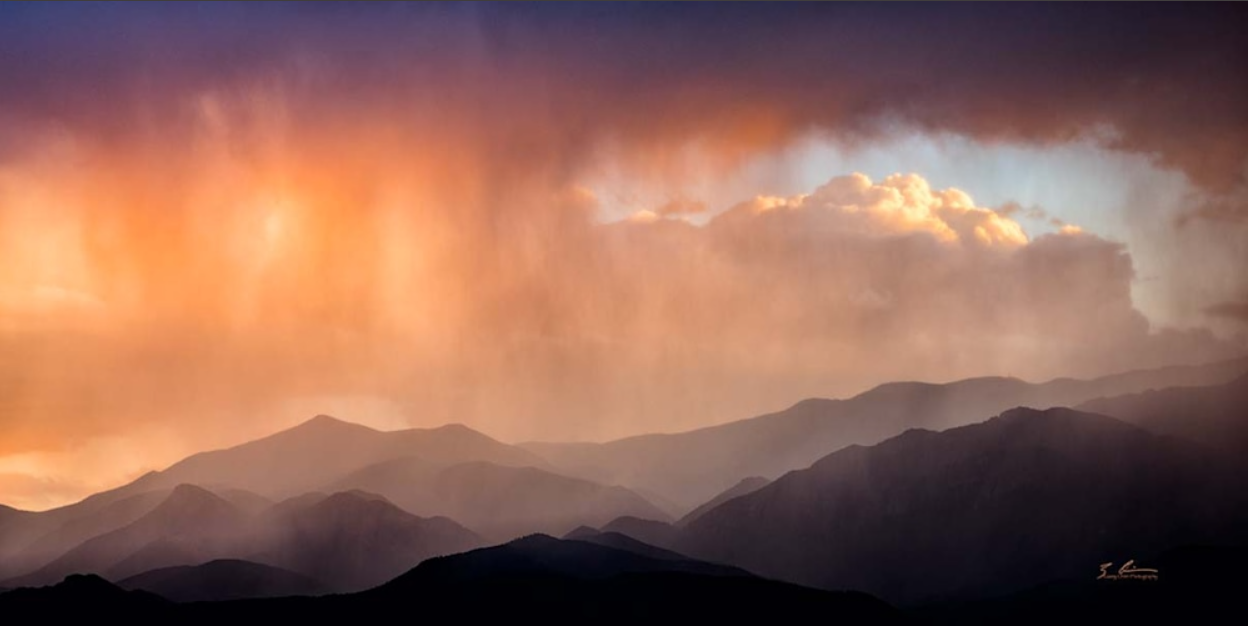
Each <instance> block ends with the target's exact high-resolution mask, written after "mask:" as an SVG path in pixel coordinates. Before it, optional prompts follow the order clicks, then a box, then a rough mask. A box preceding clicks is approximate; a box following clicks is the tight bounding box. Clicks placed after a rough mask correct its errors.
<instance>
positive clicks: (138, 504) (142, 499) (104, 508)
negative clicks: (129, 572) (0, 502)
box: [0, 489, 169, 580]
mask: <svg viewBox="0 0 1248 626" xmlns="http://www.w3.org/2000/svg"><path fill="white" fill-rule="evenodd" d="M168 495H169V490H168V489H161V490H157V491H152V492H146V493H139V494H137V495H131V496H128V497H122V498H119V499H101V498H99V497H96V496H92V497H90V498H87V499H86V500H83V501H81V502H78V503H75V504H72V505H69V506H65V507H60V508H57V509H53V510H50V511H44V512H39V513H25V512H24V513H25V514H24V515H21V516H18V517H15V518H13V519H12V521H11V522H10V523H8V524H7V525H5V524H0V580H4V579H5V578H9V577H11V576H15V575H17V574H21V573H25V572H29V571H31V570H33V569H36V568H38V567H40V566H42V565H45V564H47V563H48V562H50V561H52V560H53V559H56V558H58V557H60V556H62V555H64V554H65V553H66V552H68V551H69V550H70V549H72V548H74V547H76V546H77V545H78V544H80V543H82V542H83V541H86V540H87V539H90V538H92V537H96V536H98V535H102V534H104V533H107V532H111V531H114V530H117V529H118V528H121V527H123V526H125V525H127V524H130V523H132V522H134V521H135V520H137V519H138V518H140V517H142V516H143V515H145V514H147V513H148V512H150V511H151V510H152V509H154V508H156V506H157V505H158V504H160V503H161V501H163V500H164V499H165V498H166V497H168Z"/></svg>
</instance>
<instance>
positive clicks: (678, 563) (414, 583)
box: [377, 535, 752, 592]
mask: <svg viewBox="0 0 1248 626" xmlns="http://www.w3.org/2000/svg"><path fill="white" fill-rule="evenodd" d="M651 572H683V573H688V574H701V575H709V576H752V575H751V574H749V573H747V572H744V571H742V570H740V569H738V568H735V567H726V566H723V565H715V564H712V563H705V562H702V561H697V560H694V559H691V558H688V557H682V556H680V555H674V558H671V557H668V556H663V557H661V558H656V557H655V556H647V555H645V554H641V553H639V552H636V551H633V550H628V549H620V548H615V547H610V546H606V545H602V544H597V543H592V542H587V541H569V540H563V539H555V538H554V537H550V536H547V535H529V536H527V537H521V538H520V539H516V540H514V541H510V542H508V543H505V544H502V545H499V546H494V547H490V548H480V549H477V550H472V551H470V552H465V553H463V554H456V555H452V556H448V557H441V558H437V559H430V560H428V561H425V562H424V563H421V564H420V565H419V566H417V567H416V568H415V569H413V570H412V571H410V572H408V573H406V574H404V575H402V576H400V577H398V578H396V579H394V580H393V581H391V582H389V583H386V584H385V585H383V586H381V587H379V588H378V590H377V591H379V592H384V591H386V590H389V589H398V588H417V587H420V586H422V585H425V584H435V585H436V584H447V583H452V582H466V581H476V580H485V579H490V578H495V577H500V576H511V575H515V574H517V573H523V574H525V575H543V576H550V575H553V576H562V577H569V578H578V579H601V578H610V577H612V576H619V575H621V574H641V573H651Z"/></svg>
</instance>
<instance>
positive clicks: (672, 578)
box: [0, 537, 902, 624]
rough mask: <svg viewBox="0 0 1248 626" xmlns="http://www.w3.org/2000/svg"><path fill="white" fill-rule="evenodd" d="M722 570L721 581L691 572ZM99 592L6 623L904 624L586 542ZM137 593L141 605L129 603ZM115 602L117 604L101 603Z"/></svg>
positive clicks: (793, 591)
mask: <svg viewBox="0 0 1248 626" xmlns="http://www.w3.org/2000/svg"><path fill="white" fill-rule="evenodd" d="M702 568H710V570H711V571H712V572H713V573H700V572H691V571H690V570H699V569H702ZM91 581H92V584H91V585H90V588H88V589H83V588H82V587H84V586H83V585H80V584H77V583H76V582H75V583H74V584H71V581H68V580H67V581H66V582H65V583H62V584H60V585H56V586H55V587H48V588H44V589H30V590H26V589H23V590H18V591H16V592H11V593H8V594H4V595H3V596H0V614H3V615H5V616H11V615H38V616H39V617H40V618H41V619H44V620H54V621H58V622H59V621H65V620H68V619H97V620H98V619H100V618H101V617H106V616H116V617H123V616H124V617H125V618H126V621H127V623H132V624H133V623H141V624H149V623H151V624H157V623H187V622H191V623H229V621H232V620H244V621H245V622H248V623H250V622H255V621H259V620H272V619H282V620H318V621H319V620H330V621H337V620H359V619H360V616H361V615H365V614H398V615H402V614H410V613H413V612H417V613H418V614H419V616H420V618H421V619H422V620H430V621H436V622H442V621H455V622H463V623H486V622H496V621H503V620H513V621H514V620H523V621H539V622H540V623H543V624H633V623H648V624H649V623H657V624H669V623H689V622H690V621H695V620H696V621H697V622H698V623H702V622H704V621H710V622H720V621H722V622H726V623H740V622H741V621H742V620H746V621H757V622H760V623H797V622H800V621H808V620H810V619H811V618H814V619H818V620H820V621H821V622H824V621H826V622H831V623H852V624H893V623H899V622H900V621H901V620H902V615H901V614H900V613H898V612H897V611H896V610H895V609H893V608H891V607H889V606H888V605H887V604H885V603H883V602H881V601H879V600H877V599H875V598H872V597H870V596H867V595H865V594H859V593H843V592H829V591H820V590H817V589H810V588H806V587H800V586H797V585H792V584H787V583H781V582H776V581H770V580H763V579H760V578H757V577H754V576H749V575H742V574H740V573H739V572H736V571H724V568H717V566H710V565H707V564H698V563H696V562H694V561H691V560H668V559H652V558H647V557H644V556H641V555H638V554H635V553H631V552H628V551H624V550H617V549H614V548H609V547H606V546H599V545H594V544H589V543H584V542H575V541H559V540H556V539H552V538H549V537H528V538H524V539H521V540H517V541H516V542H512V543H511V544H507V545H503V546H497V547H495V548H486V549H482V550H474V551H472V552H468V553H464V554H459V555H454V556H449V557H441V558H438V559H433V560H430V561H426V562H425V563H423V564H421V566H419V567H417V568H415V569H414V570H412V571H410V572H408V573H407V574H404V575H403V576H400V577H399V578H397V579H395V580H393V581H391V582H390V583H387V584H386V585H383V586H381V587H379V588H377V589H372V590H369V591H365V592H360V593H355V594H348V595H336V596H322V597H302V598H298V597H295V598H274V599H252V600H245V601H222V602H196V603H190V604H173V603H167V602H164V601H163V600H161V599H160V598H158V597H156V596H153V595H151V594H145V593H143V594H141V595H139V594H140V593H141V592H126V591H123V590H121V589H120V588H117V587H115V586H112V585H110V584H109V583H107V582H105V581H103V580H100V579H98V578H93V579H91ZM126 594H135V595H126ZM94 597H105V598H107V599H108V602H111V604H105V603H104V602H100V601H95V600H94V599H93V598H94Z"/></svg>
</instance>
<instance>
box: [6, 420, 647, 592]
mask: <svg viewBox="0 0 1248 626" xmlns="http://www.w3.org/2000/svg"><path fill="white" fill-rule="evenodd" d="M415 458H419V459H420V460H423V461H424V462H427V463H430V464H431V465H433V466H438V467H446V466H449V465H455V464H460V463H464V462H488V463H492V464H494V465H497V466H499V467H513V466H515V467H519V466H534V467H539V468H542V467H549V465H548V464H547V463H546V461H544V460H543V459H541V458H540V457H538V456H536V455H535V454H533V453H531V452H528V451H526V450H523V449H521V448H518V447H515V446H509V445H506V444H503V443H499V442H498V441H495V440H493V439H491V438H489V437H487V436H485V435H482V434H481V433H478V432H476V431H473V430H471V429H469V428H467V427H464V426H460V425H449V426H444V427H441V428H433V429H412V430H403V431H394V432H380V431H376V430H373V429H370V428H367V427H364V426H359V425H356V424H349V423H346V422H342V421H339V420H336V419H333V418H330V417H326V416H318V417H316V418H313V419H312V420H309V421H308V422H305V423H303V424H301V425H299V426H296V427H295V428H292V429H289V430H286V431H282V432H279V433H277V434H274V435H272V436H269V437H266V438H264V439H260V440H257V441H253V442H250V443H246V444H242V445H239V446H235V447H233V448H229V449H226V450H217V451H213V452H205V453H201V454H196V455H194V456H191V457H189V458H187V459H185V460H183V461H181V462H179V463H177V464H175V465H173V466H172V467H170V468H168V469H166V470H164V471H162V472H149V473H148V474H145V475H144V476H142V477H140V478H139V479H137V480H135V481H133V482H131V483H129V484H127V485H124V486H122V487H119V488H116V489H112V490H109V491H105V492H101V493H98V494H95V495H92V496H90V497H88V498H86V499H84V500H82V501H80V502H77V503H74V504H72V505H68V506H64V507H60V508H57V509H53V510H50V511H46V512H39V513H29V512H24V511H17V510H15V509H10V508H8V507H6V508H5V509H3V510H0V581H3V580H6V579H10V578H13V577H15V576H19V575H23V574H28V573H30V572H32V571H34V570H37V569H39V568H41V567H44V566H46V565H48V564H50V563H51V562H53V561H55V560H57V559H59V558H62V557H64V556H65V555H66V553H68V552H69V551H70V550H71V549H74V548H76V547H77V546H79V545H80V544H82V543H83V542H85V541H87V540H89V539H92V538H94V537H98V536H100V535H104V534H107V533H110V532H113V531H116V530H119V529H121V528H123V527H125V526H127V525H129V524H132V523H134V522H135V521H136V520H138V519H139V518H141V517H143V516H144V515H146V514H148V513H150V512H151V511H152V510H153V508H155V507H156V506H157V505H158V504H160V503H161V502H162V501H164V499H165V498H166V497H167V496H168V494H169V493H170V490H172V489H174V488H175V487H177V486H178V485H182V484H193V485H198V486H199V487H201V488H204V489H207V490H209V491H212V492H213V493H215V494H217V495H218V496H219V497H221V498H222V499H224V500H226V501H228V502H229V503H231V504H233V505H234V506H236V507H237V508H238V509H239V511H240V512H241V513H242V514H244V515H250V514H255V513H258V512H259V511H262V510H264V509H266V508H268V507H269V506H270V505H271V504H272V502H273V500H279V499H285V498H290V497H294V496H298V495H300V494H303V493H306V492H308V491H312V490H316V489H322V488H324V487H326V485H328V484H330V483H335V482H338V481H340V480H341V479H342V478H343V477H344V476H346V475H348V474H351V473H353V472H355V471H357V470H360V469H362V468H364V467H367V466H370V465H377V464H380V463H384V462H386V461H388V460H393V459H408V460H411V459H415ZM331 491H333V490H331ZM634 510H635V509H628V508H624V509H609V510H608V512H609V513H611V514H616V515H619V514H625V513H629V512H633V511H634ZM495 521H497V520H495ZM552 530H558V528H555V529H552ZM184 548H185V546H168V545H166V546H160V545H156V546H152V547H151V550H150V554H149V555H148V560H149V561H151V562H153V563H154V562H156V561H163V562H166V563H167V564H174V563H175V562H180V561H183V560H185V558H190V557H191V556H193V555H192V554H187V553H183V554H182V556H181V557H180V558H175V554H174V553H175V552H180V551H181V552H184ZM145 563H146V561H145ZM135 565H136V566H139V565H140V564H139V563H136V564H135ZM49 571H51V570H49ZM140 571H141V570H140ZM127 572H129V573H134V572H132V571H130V570H128V569H127ZM49 575H50V574H49ZM55 580H59V577H58V578H55V579H49V580H47V581H46V582H54V581H55Z"/></svg>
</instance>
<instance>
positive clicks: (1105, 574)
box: [1096, 559, 1157, 580]
mask: <svg viewBox="0 0 1248 626" xmlns="http://www.w3.org/2000/svg"><path fill="white" fill-rule="evenodd" d="M1113 566H1114V562H1113V561H1110V562H1109V563H1101V573H1100V574H1099V575H1098V576H1097V577H1096V579H1097V580H1157V570H1155V569H1152V568H1149V567H1136V566H1135V559H1130V560H1128V561H1127V562H1126V563H1123V564H1122V567H1119V568H1118V570H1117V571H1111V570H1110V568H1112V567H1113Z"/></svg>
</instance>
